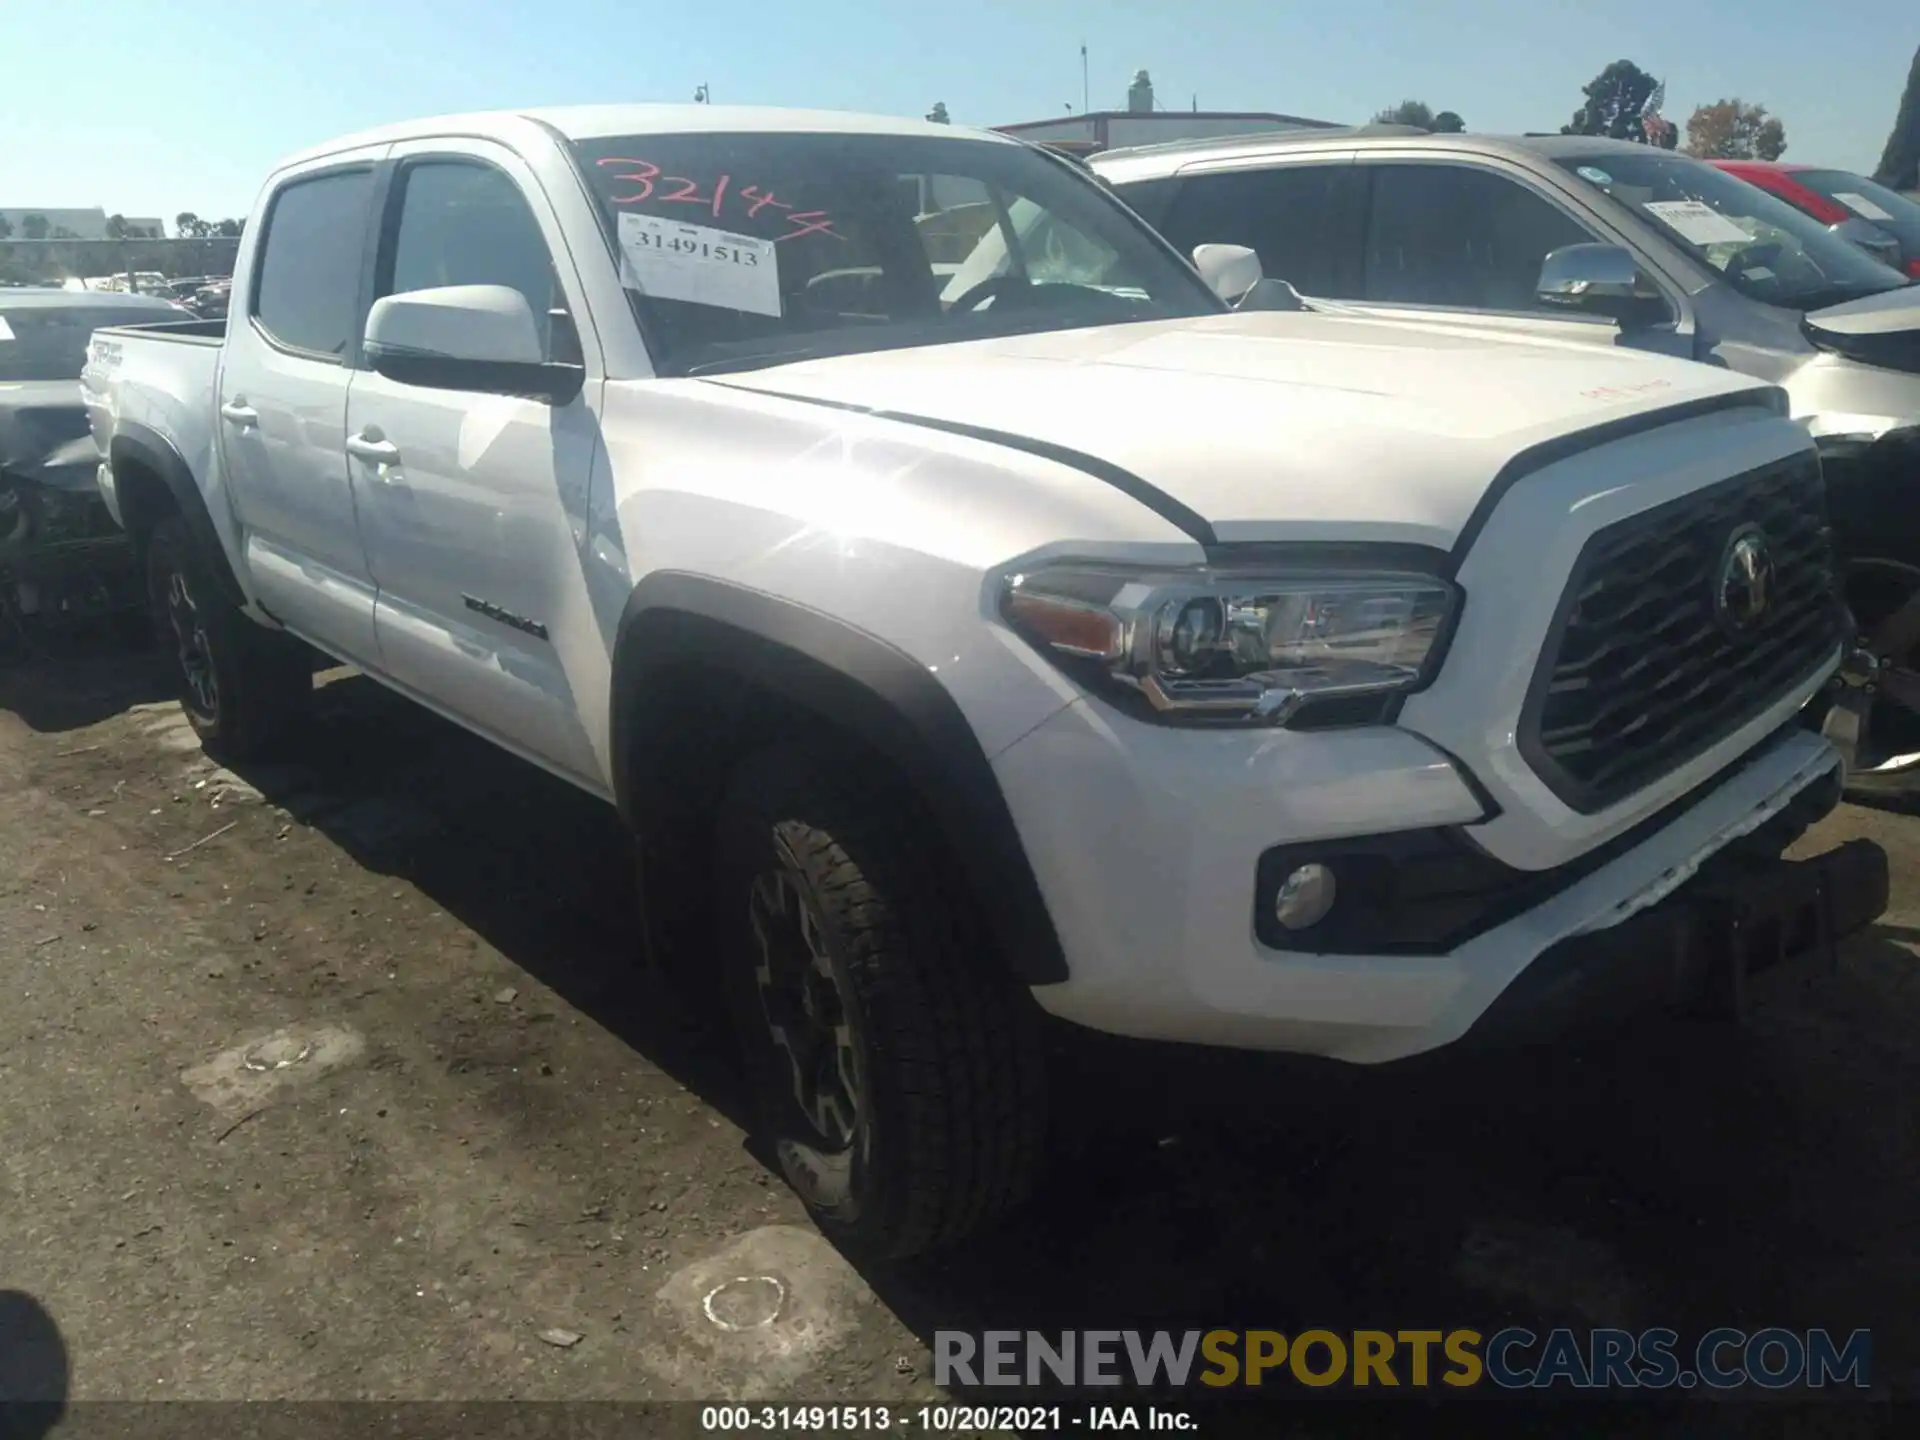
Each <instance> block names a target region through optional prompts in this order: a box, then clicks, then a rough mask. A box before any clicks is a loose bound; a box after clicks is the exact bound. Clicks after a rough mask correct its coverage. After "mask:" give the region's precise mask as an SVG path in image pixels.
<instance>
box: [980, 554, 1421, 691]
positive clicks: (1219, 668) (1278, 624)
mask: <svg viewBox="0 0 1920 1440" xmlns="http://www.w3.org/2000/svg"><path fill="white" fill-rule="evenodd" d="M1458 605H1459V591H1458V589H1457V588H1456V587H1455V586H1453V585H1452V584H1450V583H1448V582H1447V581H1445V580H1442V579H1440V578H1438V577H1437V576H1433V575H1427V574H1421V573H1417V572H1404V571H1393V570H1385V569H1382V570H1368V569H1362V568H1357V567H1356V568H1348V567H1347V566H1344V565H1342V566H1339V567H1337V568H1336V567H1333V566H1329V567H1327V568H1320V567H1318V566H1316V565H1312V564H1306V565H1302V566H1299V567H1297V568H1296V567H1292V566H1275V567H1271V568H1259V569H1254V568H1246V569H1238V568H1207V569H1195V570H1144V569H1136V568H1131V567H1127V566H1120V565H1100V564H1062V565H1054V566H1046V567H1043V568H1039V569H1035V570H1031V571H1028V572H1027V573H1025V574H1021V575H1016V576H1014V577H1013V578H1012V579H1011V580H1009V581H1008V582H1007V586H1006V592H1005V596H1004V600H1003V609H1004V613H1005V615H1006V617H1007V620H1008V623H1009V624H1011V625H1012V626H1013V627H1014V628H1015V629H1016V630H1018V631H1019V632H1020V633H1021V634H1023V635H1025V636H1026V637H1027V638H1028V639H1029V640H1030V641H1032V642H1033V643H1034V644H1035V645H1037V646H1039V647H1040V648H1041V649H1042V650H1043V651H1044V652H1046V653H1048V654H1050V655H1052V656H1054V657H1055V658H1057V659H1058V660H1060V661H1061V662H1062V663H1063V664H1064V665H1066V666H1068V667H1069V668H1070V669H1072V670H1074V671H1075V672H1076V673H1079V674H1081V675H1083V676H1085V677H1087V678H1088V679H1090V680H1091V681H1092V682H1093V683H1095V684H1097V685H1101V686H1104V687H1105V688H1107V689H1108V690H1109V691H1110V692H1111V693H1114V694H1117V695H1120V696H1122V697H1126V698H1131V699H1134V700H1137V701H1139V702H1143V703H1144V705H1145V706H1146V707H1148V708H1149V709H1150V710H1151V712H1152V713H1153V714H1154V715H1156V716H1158V717H1164V718H1167V719H1173V720H1186V719H1193V720H1213V721H1216V722H1224V723H1233V724H1262V725H1285V724H1289V723H1302V722H1304V721H1306V720H1307V719H1308V718H1309V716H1315V717H1319V718H1321V719H1325V720H1332V721H1349V722H1353V723H1364V722H1369V721H1375V720H1378V719H1380V718H1381V717H1382V715H1383V714H1384V712H1385V707H1386V706H1387V704H1388V703H1389V702H1390V701H1391V699H1392V697H1394V696H1397V695H1401V694H1404V693H1405V692H1407V691H1409V690H1416V689H1418V688H1419V687H1420V686H1422V685H1424V684H1425V683H1426V682H1427V681H1428V680H1430V679H1431V678H1432V676H1433V671H1434V669H1435V668H1436V667H1437V666H1438V664H1439V662H1440V657H1441V654H1442V652H1443V651H1444V649H1445V642H1446V638H1447V636H1448V634H1449V633H1450V631H1451V628H1452V621H1453V617H1454V614H1455V612H1456V610H1457V609H1458Z"/></svg>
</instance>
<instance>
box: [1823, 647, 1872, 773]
mask: <svg viewBox="0 0 1920 1440" xmlns="http://www.w3.org/2000/svg"><path fill="white" fill-rule="evenodd" d="M1879 678H1880V660H1879V657H1878V656H1876V655H1875V654H1874V653H1873V652H1872V651H1871V650H1869V649H1867V648H1866V646H1864V645H1861V644H1859V643H1858V642H1854V643H1851V644H1849V645H1848V646H1847V649H1846V652H1845V653H1844V654H1843V655H1842V656H1841V657H1840V668H1839V669H1838V670H1836V671H1834V672H1833V678H1832V680H1830V681H1829V682H1828V686H1829V688H1830V689H1831V690H1832V691H1833V702H1832V704H1830V705H1829V706H1828V707H1827V713H1826V717H1825V718H1824V719H1823V720H1822V721H1821V722H1820V733H1821V734H1822V735H1823V736H1825V737H1826V739H1827V743H1828V744H1830V745H1832V746H1833V748H1834V749H1836V750H1838V751H1839V752H1840V763H1841V765H1842V766H1843V767H1844V773H1845V774H1846V775H1849V776H1850V775H1852V774H1853V772H1854V771H1855V770H1856V769H1857V768H1858V765H1859V755H1860V739H1861V733H1862V732H1863V731H1864V730H1865V728H1866V717H1867V710H1868V707H1869V706H1871V705H1872V703H1873V692H1874V688H1875V685H1876V683H1877V682H1878V680H1879Z"/></svg>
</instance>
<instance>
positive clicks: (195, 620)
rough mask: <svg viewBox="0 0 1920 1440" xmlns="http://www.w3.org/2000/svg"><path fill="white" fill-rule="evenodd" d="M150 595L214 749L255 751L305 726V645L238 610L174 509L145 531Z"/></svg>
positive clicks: (191, 711)
mask: <svg viewBox="0 0 1920 1440" xmlns="http://www.w3.org/2000/svg"><path fill="white" fill-rule="evenodd" d="M147 594H148V598H149V600H150V602H151V605H152V611H153V623H154V630H155V632H156V634H157V635H158V637H159V641H160V644H161V646H162V648H163V649H164V650H165V651H166V653H167V654H168V656H169V657H170V659H171V662H172V668H173V671H174V678H175V680H176V681H177V683H178V685H179V691H180V705H181V708H182V709H183V710H185V711H186V715H187V719H188V721H189V722H190V723H191V724H192V725H193V728H194V732H195V733H196V734H198V735H199V737H200V743H201V744H202V745H204V746H205V747H206V748H207V750H208V751H210V752H213V753H216V754H218V755H220V756H221V757H222V758H225V759H234V760H244V759H248V758H251V757H253V756H256V755H261V754H265V753H267V752H269V751H271V750H272V749H274V748H275V747H276V746H278V745H279V744H280V743H281V742H282V741H284V740H286V739H287V738H289V737H290V736H291V735H292V734H293V733H294V732H295V731H296V730H297V729H298V728H299V727H300V724H301V723H302V721H303V720H304V719H305V717H306V712H307V708H308V705H309V703H310V702H311V700H312V697H313V665H312V660H311V657H310V655H309V654H308V651H307V649H306V647H305V646H304V645H302V644H301V643H300V642H299V641H297V640H295V639H294V638H293V637H292V636H289V635H283V634H280V633H278V632H275V631H271V630H268V629H266V628H265V627H263V626H260V625H257V624H255V623H254V622H253V621H252V620H249V619H248V618H247V617H246V616H245V615H244V614H243V613H242V612H241V610H240V607H239V606H237V605H235V604H234V603H233V601H232V600H231V599H230V598H229V597H228V595H227V593H226V591H225V590H223V589H222V588H221V587H220V585H219V584H218V583H217V582H216V581H215V579H214V577H213V574H212V571H211V569H210V567H209V566H208V563H207V561H206V559H205V557H204V556H202V555H201V554H200V552H199V550H198V549H197V548H196V547H195V545H194V543H193V540H192V537H191V536H190V535H189V534H188V532H187V527H186V524H185V522H184V521H182V520H181V519H180V518H179V517H178V516H177V515H170V516H168V517H167V518H166V519H164V520H162V521H161V522H160V523H159V524H158V525H156V526H155V527H154V529H153V533H152V535H151V536H150V537H149V538H148V541H147Z"/></svg>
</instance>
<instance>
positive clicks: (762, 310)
mask: <svg viewBox="0 0 1920 1440" xmlns="http://www.w3.org/2000/svg"><path fill="white" fill-rule="evenodd" d="M620 252H621V255H622V257H623V259H624V262H625V263H624V264H623V265H622V266H621V270H622V274H621V280H622V283H624V284H627V285H629V286H631V287H632V288H633V289H636V290H638V291H640V293H641V294H643V295H651V296H653V297H654V298H655V299H657V300H684V301H686V302H688V303H689V304H693V305H713V306H718V307H719V308H721V309H724V310H744V311H746V312H747V313H749V314H752V315H778V314H780V312H781V306H780V269H779V261H778V258H777V255H776V252H775V251H774V248H773V241H771V240H757V239H755V238H754V237H753V236H751V235H736V234H734V233H733V232H732V231H731V230H716V229H714V228H713V227H711V226H708V225H687V224H683V223H681V222H680V221H677V220H664V219H662V218H660V217H659V216H657V215H636V214H634V213H633V212H632V211H630V210H623V211H621V212H620Z"/></svg>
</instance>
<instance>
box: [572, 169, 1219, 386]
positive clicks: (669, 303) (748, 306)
mask: <svg viewBox="0 0 1920 1440" xmlns="http://www.w3.org/2000/svg"><path fill="white" fill-rule="evenodd" d="M574 148H575V151H576V152H577V154H578V155H579V157H580V160H581V162H582V169H583V170H584V171H585V172H586V174H587V176H588V178H589V182H590V184H591V186H592V188H593V189H594V191H595V193H596V195H597V197H598V199H599V200H600V203H601V206H602V209H603V211H604V213H605V216H606V223H607V226H608V229H609V231H610V233H611V234H612V235H613V237H614V239H615V241H616V244H617V249H618V254H619V257H620V276H621V282H622V284H623V285H624V286H625V287H626V290H627V294H628V297H629V299H630V300H631V302H632V304H633V309H634V314H635V316H636V317H637V318H638V320H639V322H640V325H641V328H642V330H643V332H644V333H645V334H646V336H647V340H648V342H649V344H650V346H651V347H652V348H653V350H654V352H655V355H656V356H657V357H658V358H659V360H660V361H661V363H662V368H663V369H664V370H666V371H668V372H671V373H678V374H695V373H711V372H713V371H717V370H724V369H744V368H750V367H753V366H758V365H773V364H779V363H782V362H785V361H790V360H798V359H805V358H809V357H811V356H815V355H838V354H849V353H852V352H856V351H862V350H882V349H889V348H894V347H899V346H907V345H934V344H943V343H947V342H951V341H956V340H977V339H982V338H985V337H988V336H993V335H1006V334H1014V333H1026V332H1031V331H1035V330H1062V329H1068V328H1072V327H1078V326H1087V325H1113V324H1121V323H1125V322H1128V321H1136V320H1160V319H1168V318H1174V317H1179V316H1187V315H1207V314H1213V313H1216V312H1218V311H1219V310H1221V309H1222V308H1223V307H1222V305H1221V303H1220V301H1219V300H1218V299H1216V298H1215V297H1214V295H1213V293H1212V292H1211V291H1209V290H1208V289H1207V288H1206V286H1205V285H1204V284H1203V283H1202V282H1201V280H1200V278H1199V277H1198V276H1197V275H1195V274H1194V273H1193V271H1192V270H1190V269H1189V268H1188V267H1187V266H1186V265H1184V264H1183V263H1182V262H1181V261H1180V260H1179V259H1178V258H1177V257H1176V256H1174V255H1173V254H1172V253H1170V252H1169V251H1168V250H1166V249H1165V248H1164V247H1163V246H1162V245H1161V244H1160V243H1159V242H1158V241H1157V240H1156V239H1155V238H1154V237H1153V235H1152V234H1151V233H1150V232H1148V231H1146V230H1144V229H1143V228H1142V227H1141V226H1140V225H1139V223H1138V222H1137V221H1135V220H1134V219H1133V218H1132V217H1131V216H1130V215H1129V214H1128V213H1127V212H1126V211H1125V210H1124V209H1123V208H1122V207H1120V206H1119V205H1117V204H1116V203H1115V202H1114V201H1113V200H1112V198H1111V197H1110V196H1109V195H1108V194H1107V192H1106V191H1105V190H1104V189H1103V188H1102V187H1101V186H1100V185H1099V184H1098V183H1096V182H1095V181H1093V180H1091V179H1088V178H1086V177H1085V176H1083V175H1081V174H1079V173H1077V172H1076V171H1075V170H1074V169H1073V168H1072V167H1071V166H1070V165H1068V164H1066V163H1063V162H1061V161H1058V160H1055V159H1053V158H1052V157H1050V156H1047V155H1043V154H1041V153H1039V152H1037V151H1035V150H1032V149H1029V148H1028V147H1026V146H1023V145H1014V144H1000V143H996V142H993V141H987V140H973V139H968V138H965V137H962V136H956V137H954V138H952V139H947V138H945V137H939V138H932V137H919V136H895V135H843V134H819V133H785V132H781V133H768V134H755V133H717V134H684V135H649V136H635V137H628V138H615V139H595V140H591V141H579V142H576V144H575V146H574Z"/></svg>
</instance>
